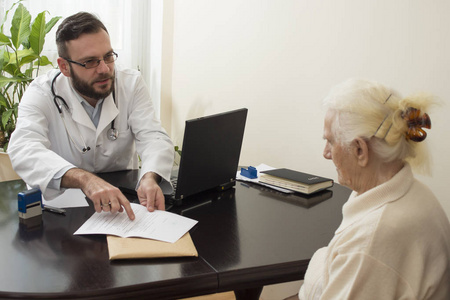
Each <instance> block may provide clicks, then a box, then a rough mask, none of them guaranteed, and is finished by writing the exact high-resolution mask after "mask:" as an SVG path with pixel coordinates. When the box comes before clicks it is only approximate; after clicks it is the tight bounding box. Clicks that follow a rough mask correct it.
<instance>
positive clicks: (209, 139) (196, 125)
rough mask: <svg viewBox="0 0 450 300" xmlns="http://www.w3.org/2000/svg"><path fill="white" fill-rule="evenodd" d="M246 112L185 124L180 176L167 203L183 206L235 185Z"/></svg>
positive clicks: (177, 173)
mask: <svg viewBox="0 0 450 300" xmlns="http://www.w3.org/2000/svg"><path fill="white" fill-rule="evenodd" d="M247 112H248V109H247V108H241V109H237V110H233V111H228V112H224V113H219V114H215V115H209V116H205V117H201V118H196V119H191V120H187V121H186V126H185V129H184V138H183V145H182V147H181V150H182V154H181V159H180V165H179V168H178V172H175V174H172V179H171V180H172V184H173V185H174V192H173V193H172V194H171V195H166V203H167V204H172V205H180V204H182V203H183V201H184V200H185V199H186V198H188V197H189V196H192V195H195V194H198V193H201V192H204V191H207V190H213V189H216V190H218V191H223V190H226V189H228V188H231V187H233V186H234V185H235V184H236V171H237V169H238V164H239V157H240V154H241V147H242V141H243V138H244V129H245V123H246V120H247Z"/></svg>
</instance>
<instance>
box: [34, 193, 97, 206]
mask: <svg viewBox="0 0 450 300" xmlns="http://www.w3.org/2000/svg"><path fill="white" fill-rule="evenodd" d="M42 203H43V204H44V205H46V204H47V205H50V206H54V207H58V208H70V207H84V206H89V204H88V202H87V200H86V196H85V195H84V193H83V192H82V191H81V189H67V190H65V191H64V193H63V194H61V195H59V196H58V197H56V198H54V199H52V200H45V199H44V196H42Z"/></svg>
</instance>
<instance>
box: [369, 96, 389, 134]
mask: <svg viewBox="0 0 450 300" xmlns="http://www.w3.org/2000/svg"><path fill="white" fill-rule="evenodd" d="M391 96H392V94H389V96H388V97H387V99H386V100H384V102H383V104H386V102H388V101H389V99H391ZM388 117H389V114H387V115H386V116H385V117H384V119H383V121H381V124H380V126H378V128H377V130H375V133H374V134H373V136H376V135H377V133H378V130H380V128H381V126H383V124H384V122H385V121H386V119H387V118H388ZM391 127H392V123H391V125H390V126H389V128H388V130H387V131H386V133H385V134H384V136H383V140H384V139H385V138H386V136H387V135H388V133H389V131H390V130H391Z"/></svg>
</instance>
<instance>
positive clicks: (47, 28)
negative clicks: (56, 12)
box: [45, 17, 62, 34]
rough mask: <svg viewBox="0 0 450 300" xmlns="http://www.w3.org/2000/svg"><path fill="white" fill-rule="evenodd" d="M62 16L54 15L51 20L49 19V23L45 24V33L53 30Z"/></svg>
mask: <svg viewBox="0 0 450 300" xmlns="http://www.w3.org/2000/svg"><path fill="white" fill-rule="evenodd" d="M61 18H62V17H53V18H52V19H51V20H50V21H48V23H47V24H45V34H47V33H49V32H50V30H52V28H53V26H55V25H56V23H58V21H59V20H60V19H61Z"/></svg>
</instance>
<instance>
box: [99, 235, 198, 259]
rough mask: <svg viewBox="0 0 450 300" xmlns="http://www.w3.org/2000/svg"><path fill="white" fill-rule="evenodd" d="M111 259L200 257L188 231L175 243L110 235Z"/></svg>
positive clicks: (109, 248) (108, 238)
mask: <svg viewBox="0 0 450 300" xmlns="http://www.w3.org/2000/svg"><path fill="white" fill-rule="evenodd" d="M107 241H108V251H109V259H110V260H115V259H137V258H160V257H183V256H194V257H198V252H197V249H196V248H195V245H194V242H193V241H192V238H191V236H190V234H189V232H188V233H186V234H185V235H184V236H182V237H181V238H180V239H179V240H178V241H176V242H175V243H167V242H161V241H157V240H151V239H143V238H122V237H118V236H113V235H108V236H107Z"/></svg>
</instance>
